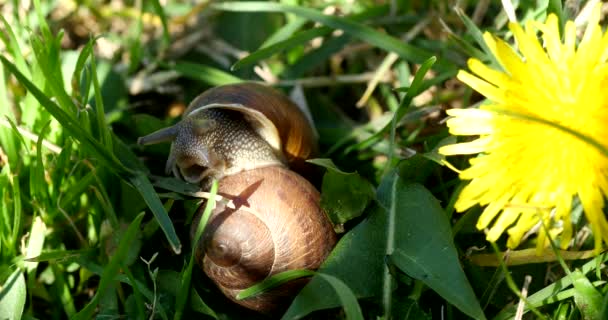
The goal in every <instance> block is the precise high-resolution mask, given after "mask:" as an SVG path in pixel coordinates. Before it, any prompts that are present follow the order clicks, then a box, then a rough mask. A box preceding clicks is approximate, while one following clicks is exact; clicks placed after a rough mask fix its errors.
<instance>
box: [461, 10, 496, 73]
mask: <svg viewBox="0 0 608 320" xmlns="http://www.w3.org/2000/svg"><path fill="white" fill-rule="evenodd" d="M455 10H456V14H457V15H458V17H459V18H460V20H462V23H464V25H465V27H466V28H467V30H468V31H469V33H470V34H471V36H473V39H474V40H475V42H477V44H478V45H479V47H481V49H482V50H483V52H484V53H485V54H486V59H488V60H489V61H490V62H491V64H492V66H493V67H495V68H500V69H502V67H501V66H500V63H499V62H498V60H497V59H496V57H495V56H494V54H493V53H492V50H491V49H490V47H489V46H488V44H487V43H486V41H485V40H484V39H483V32H481V30H479V28H478V27H477V25H476V24H475V22H473V20H471V18H469V17H468V16H467V15H466V14H465V13H464V12H463V11H462V10H461V9H458V8H456V9H455Z"/></svg>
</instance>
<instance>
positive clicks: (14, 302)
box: [0, 270, 27, 320]
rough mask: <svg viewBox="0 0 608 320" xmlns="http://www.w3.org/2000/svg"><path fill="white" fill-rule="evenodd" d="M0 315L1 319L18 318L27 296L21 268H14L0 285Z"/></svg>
mask: <svg viewBox="0 0 608 320" xmlns="http://www.w3.org/2000/svg"><path fill="white" fill-rule="evenodd" d="M0 287H1V288H2V290H0V315H2V319H3V320H4V319H7V320H20V319H21V315H22V314H23V307H24V306H25V298H26V297H27V292H26V286H25V277H23V272H21V270H15V271H14V272H13V273H12V274H11V275H10V277H8V279H7V280H6V282H5V283H4V284H2V286H0Z"/></svg>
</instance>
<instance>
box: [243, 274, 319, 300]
mask: <svg viewBox="0 0 608 320" xmlns="http://www.w3.org/2000/svg"><path fill="white" fill-rule="evenodd" d="M314 275H315V272H314V271H310V270H288V271H284V272H281V273H277V274H275V275H273V276H271V277H269V278H266V279H264V280H263V281H262V282H259V283H256V284H254V285H253V286H251V287H249V288H247V289H245V290H243V291H241V292H239V293H238V294H237V295H236V299H237V300H243V299H247V298H251V297H255V296H257V295H259V294H261V293H264V292H266V291H268V290H271V289H274V288H276V287H279V286H281V285H283V284H285V283H287V282H290V281H292V280H296V279H300V278H306V277H312V276H314Z"/></svg>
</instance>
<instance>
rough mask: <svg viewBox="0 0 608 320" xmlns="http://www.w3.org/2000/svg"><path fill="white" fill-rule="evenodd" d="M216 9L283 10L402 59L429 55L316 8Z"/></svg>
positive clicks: (232, 6) (256, 5)
mask: <svg viewBox="0 0 608 320" xmlns="http://www.w3.org/2000/svg"><path fill="white" fill-rule="evenodd" d="M211 6H212V7H213V8H215V9H219V10H226V11H239V12H260V11H263V12H285V13H292V14H294V15H296V16H300V17H303V18H306V19H309V20H312V21H315V22H318V23H321V24H324V25H326V26H328V27H331V28H333V29H340V30H343V31H344V32H345V33H347V34H349V35H351V36H353V37H355V38H358V39H360V40H363V41H365V42H367V43H369V44H371V45H374V46H377V47H379V48H382V49H384V50H386V51H389V52H395V53H397V54H398V55H399V56H400V57H402V58H403V59H406V60H408V61H412V62H416V63H422V62H423V61H424V60H426V59H427V58H428V57H430V56H431V55H432V54H431V53H430V52H427V51H425V50H422V49H419V48H417V47H414V46H412V45H410V44H408V43H406V42H404V41H401V40H399V39H397V38H394V37H391V36H389V35H387V34H386V33H381V32H378V31H376V30H374V29H372V28H370V27H368V26H365V25H363V24H360V23H357V22H354V21H353V20H351V19H347V18H342V17H336V16H330V15H325V14H323V13H321V12H319V11H317V10H314V9H309V8H305V7H302V6H290V5H285V4H282V3H275V2H256V1H251V2H222V3H214V4H212V5H211Z"/></svg>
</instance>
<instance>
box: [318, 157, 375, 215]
mask: <svg viewBox="0 0 608 320" xmlns="http://www.w3.org/2000/svg"><path fill="white" fill-rule="evenodd" d="M318 160H323V159H318ZM330 161H331V160H330ZM311 162H313V161H311ZM313 163H316V162H313ZM326 168H327V172H326V173H325V175H324V176H323V185H322V187H321V207H323V209H324V210H325V212H327V214H328V216H329V218H330V219H331V220H332V222H333V223H334V224H341V223H345V222H347V221H349V220H351V219H353V218H356V217H358V216H360V215H361V214H363V210H365V208H366V207H367V205H368V204H369V202H370V201H371V200H372V199H373V198H374V187H373V186H372V184H371V183H370V182H369V181H367V180H365V179H363V178H362V177H361V176H360V175H359V174H358V173H356V172H353V173H346V172H343V171H341V170H339V169H338V168H337V167H336V166H335V165H333V163H332V164H331V165H328V166H326Z"/></svg>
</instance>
